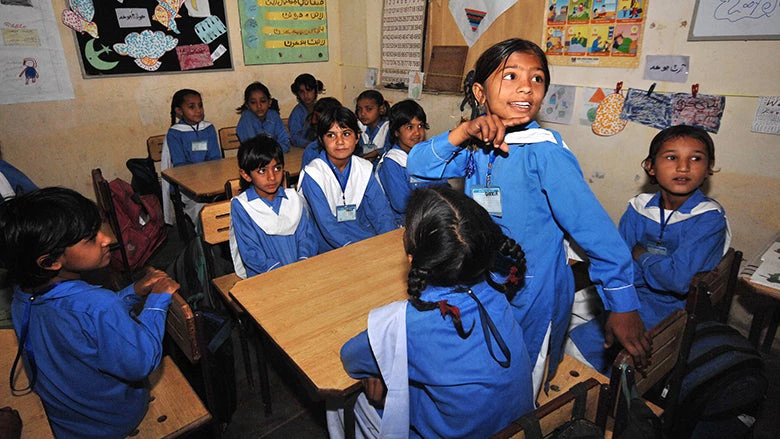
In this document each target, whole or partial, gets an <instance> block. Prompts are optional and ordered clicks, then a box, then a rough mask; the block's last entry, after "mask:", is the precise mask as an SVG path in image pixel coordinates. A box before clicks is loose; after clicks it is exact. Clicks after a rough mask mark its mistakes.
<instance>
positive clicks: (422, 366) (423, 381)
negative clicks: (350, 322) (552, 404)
mask: <svg viewBox="0 0 780 439" xmlns="http://www.w3.org/2000/svg"><path fill="white" fill-rule="evenodd" d="M404 249H405V251H406V253H407V255H408V257H409V262H410V265H411V267H410V270H409V274H408V280H407V284H408V289H407V291H408V293H409V299H408V300H404V301H400V302H394V303H391V304H389V305H386V306H384V307H381V308H378V309H375V310H372V311H371V312H370V313H369V316H368V329H367V330H366V331H363V332H361V333H360V334H358V335H357V336H355V337H354V338H352V339H351V340H349V341H348V342H347V343H346V344H345V345H344V347H343V348H342V349H341V359H342V362H343V364H344V369H345V370H346V371H347V373H348V374H349V375H350V376H352V377H353V378H357V379H363V382H364V387H365V391H366V393H365V394H361V395H360V396H359V397H358V403H357V405H356V406H355V410H356V415H357V416H356V418H357V420H358V424H357V425H356V427H357V428H358V433H362V434H363V435H365V436H367V437H371V436H376V435H380V436H381V437H488V436H490V435H491V434H493V433H495V432H497V431H498V430H500V429H501V428H503V427H505V426H506V425H509V423H510V422H511V421H512V420H514V419H516V418H518V417H520V416H521V415H523V414H525V413H527V412H530V411H531V410H533V409H534V404H533V390H532V388H531V364H530V361H529V359H528V356H527V353H526V349H525V343H524V341H523V334H522V329H521V328H520V325H519V324H518V323H517V321H515V319H514V316H513V313H512V307H511V306H510V304H509V301H508V297H511V295H512V294H513V293H514V292H516V291H517V289H518V288H519V287H520V286H521V284H522V282H523V273H524V271H525V255H524V253H523V250H522V249H521V248H520V246H519V245H518V244H517V243H515V241H514V240H512V239H511V238H508V237H507V236H505V235H504V233H503V232H502V231H501V228H500V227H499V226H498V225H497V224H496V223H495V222H493V220H492V219H491V218H490V215H488V213H487V212H486V211H485V210H484V209H483V208H482V207H481V206H479V205H478V204H477V203H475V202H474V201H473V200H471V199H469V198H468V197H466V196H465V195H464V194H463V193H461V192H458V191H455V190H454V189H450V188H448V187H445V186H436V187H431V188H424V189H419V190H416V191H415V192H414V193H413V194H412V196H411V198H410V199H409V210H408V211H407V214H406V230H405V231H404ZM499 258H500V259H502V260H503V261H505V262H503V263H502V264H500V266H502V267H503V266H508V267H511V271H510V273H511V274H510V276H508V277H507V278H506V281H505V282H503V283H502V282H499V281H496V280H495V279H496V278H495V277H493V272H494V270H495V267H496V266H497V265H496V261H497V260H498V259H499ZM499 277H505V275H504V276H499ZM385 390H386V391H387V392H386V397H385ZM369 400H370V401H372V403H373V404H375V405H378V406H382V405H383V406H384V411H383V413H382V414H381V418H380V415H379V414H378V413H377V412H376V410H375V409H373V408H372V407H371V406H370V405H369V404H368V401H369ZM328 421H329V422H328V426H329V430H330V431H331V437H338V436H339V435H340V433H341V432H343V428H344V427H343V423H340V419H339V418H338V417H337V415H336V413H335V412H328Z"/></svg>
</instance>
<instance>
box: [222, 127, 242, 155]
mask: <svg viewBox="0 0 780 439" xmlns="http://www.w3.org/2000/svg"><path fill="white" fill-rule="evenodd" d="M240 146H241V141H240V140H238V135H236V127H224V128H220V129H219V147H220V148H222V157H225V151H230V150H234V149H238V147H240Z"/></svg>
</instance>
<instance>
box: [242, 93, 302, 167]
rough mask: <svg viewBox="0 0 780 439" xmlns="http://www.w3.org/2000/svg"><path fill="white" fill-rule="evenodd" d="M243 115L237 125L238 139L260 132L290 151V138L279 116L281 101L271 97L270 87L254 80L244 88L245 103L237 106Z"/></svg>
mask: <svg viewBox="0 0 780 439" xmlns="http://www.w3.org/2000/svg"><path fill="white" fill-rule="evenodd" d="M236 112H237V113H238V114H240V115H241V118H240V119H238V125H237V126H236V135H237V136H238V140H240V141H241V142H246V141H247V140H249V139H251V138H252V137H255V136H257V135H258V134H268V135H269V136H271V137H273V138H274V139H276V141H277V142H279V145H281V146H282V150H283V151H284V152H289V151H290V138H289V135H288V134H287V129H286V128H285V127H284V122H282V118H281V117H280V116H279V103H278V102H277V101H276V99H274V98H272V97H271V92H270V91H268V87H266V86H265V85H263V84H262V83H260V82H253V83H251V84H249V85H248V86H247V88H246V89H245V90H244V103H243V104H242V105H241V106H240V107H238V108H236Z"/></svg>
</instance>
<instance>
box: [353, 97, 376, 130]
mask: <svg viewBox="0 0 780 439" xmlns="http://www.w3.org/2000/svg"><path fill="white" fill-rule="evenodd" d="M356 114H357V117H358V119H359V120H360V122H362V123H363V125H365V126H367V127H370V128H372V129H373V128H376V126H377V124H378V123H379V119H380V118H381V116H382V114H381V111H380V110H379V105H377V103H376V102H375V101H374V100H373V99H361V100H359V101H358V103H357V113H356Z"/></svg>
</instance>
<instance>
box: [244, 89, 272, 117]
mask: <svg viewBox="0 0 780 439" xmlns="http://www.w3.org/2000/svg"><path fill="white" fill-rule="evenodd" d="M246 107H247V108H249V111H251V112H252V113H255V116H257V117H258V118H259V119H260V120H265V115H266V114H268V109H269V108H271V99H270V98H269V97H268V96H266V94H265V93H263V92H262V91H260V90H257V91H253V92H252V93H251V94H250V95H249V99H248V100H247V101H246Z"/></svg>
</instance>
